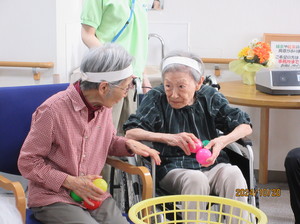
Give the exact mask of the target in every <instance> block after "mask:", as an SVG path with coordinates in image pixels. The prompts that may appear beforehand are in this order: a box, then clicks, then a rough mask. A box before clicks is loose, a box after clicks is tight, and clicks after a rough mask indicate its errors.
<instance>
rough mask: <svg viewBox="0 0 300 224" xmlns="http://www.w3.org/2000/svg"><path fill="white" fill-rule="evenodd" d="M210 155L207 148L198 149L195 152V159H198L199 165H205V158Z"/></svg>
mask: <svg viewBox="0 0 300 224" xmlns="http://www.w3.org/2000/svg"><path fill="white" fill-rule="evenodd" d="M209 157H211V151H210V150H208V149H205V148H203V149H200V150H199V151H198V152H197V154H196V160H197V161H198V163H200V164H201V165H206V164H208V162H206V160H207V159H208V158H209Z"/></svg>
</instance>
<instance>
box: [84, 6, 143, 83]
mask: <svg viewBox="0 0 300 224" xmlns="http://www.w3.org/2000/svg"><path fill="white" fill-rule="evenodd" d="M131 3H132V1H131V0H85V1H84V3H83V9H82V14H81V23H82V24H86V25H89V26H91V27H94V28H95V29H96V36H97V38H98V39H99V41H100V42H101V43H106V42H111V41H112V39H113V38H114V37H115V36H116V34H117V33H118V32H119V31H120V30H121V29H122V27H123V26H124V24H125V23H126V22H127V20H128V19H129V16H130V7H131ZM116 43H118V44H120V45H122V46H123V47H124V48H125V49H126V50H127V51H128V52H129V53H130V54H131V55H132V56H133V57H134V62H133V71H134V75H135V76H138V77H140V78H142V74H143V71H144V68H145V65H146V60H147V55H148V18H147V0H136V2H135V6H134V12H133V15H132V18H131V20H130V22H129V24H128V26H127V27H126V28H125V30H124V31H123V32H122V34H121V35H120V37H119V38H118V39H117V40H116Z"/></svg>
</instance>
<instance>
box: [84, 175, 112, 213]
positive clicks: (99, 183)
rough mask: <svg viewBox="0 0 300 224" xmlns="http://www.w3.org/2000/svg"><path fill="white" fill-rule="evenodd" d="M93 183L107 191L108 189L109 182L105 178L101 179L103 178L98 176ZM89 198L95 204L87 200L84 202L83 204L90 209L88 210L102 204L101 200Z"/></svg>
mask: <svg viewBox="0 0 300 224" xmlns="http://www.w3.org/2000/svg"><path fill="white" fill-rule="evenodd" d="M93 184H94V185H95V186H96V187H98V188H100V189H101V190H102V191H106V190H107V183H106V181H105V180H103V179H101V178H98V179H95V180H94V181H93ZM89 200H90V201H91V202H92V203H93V204H94V205H93V206H92V205H89V204H88V203H86V202H85V201H84V202H83V205H84V206H85V207H86V208H87V209H88V210H95V209H96V208H99V207H100V205H101V203H102V202H101V201H96V200H92V199H90V198H89Z"/></svg>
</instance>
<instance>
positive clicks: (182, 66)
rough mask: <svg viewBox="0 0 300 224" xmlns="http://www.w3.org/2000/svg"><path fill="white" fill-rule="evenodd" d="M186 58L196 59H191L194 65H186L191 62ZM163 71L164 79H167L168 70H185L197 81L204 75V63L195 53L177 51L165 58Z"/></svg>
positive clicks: (162, 64)
mask: <svg viewBox="0 0 300 224" xmlns="http://www.w3.org/2000/svg"><path fill="white" fill-rule="evenodd" d="M186 59H192V60H194V63H193V61H192V60H191V61H192V66H190V65H186V64H190V63H189V61H188V60H186ZM186 61H187V63H186ZM166 62H167V63H166ZM193 67H194V68H193ZM161 71H162V80H164V79H165V74H166V73H167V72H185V73H187V74H190V75H191V76H192V77H193V78H194V80H195V81H196V82H199V81H200V79H201V76H203V75H204V64H203V62H202V60H201V59H200V57H199V56H197V55H195V54H192V53H189V52H181V51H176V52H172V53H170V54H169V55H168V56H166V57H165V58H164V59H163V61H162V63H161Z"/></svg>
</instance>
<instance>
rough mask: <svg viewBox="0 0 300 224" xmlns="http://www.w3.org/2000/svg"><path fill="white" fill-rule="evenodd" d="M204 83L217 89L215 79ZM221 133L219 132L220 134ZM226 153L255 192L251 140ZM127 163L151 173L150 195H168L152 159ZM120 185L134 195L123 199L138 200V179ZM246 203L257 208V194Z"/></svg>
mask: <svg viewBox="0 0 300 224" xmlns="http://www.w3.org/2000/svg"><path fill="white" fill-rule="evenodd" d="M204 84H205V85H210V86H212V87H214V88H216V89H217V90H219V88H220V86H219V85H218V84H217V83H216V81H215V80H214V79H213V78H212V77H210V76H207V77H206V78H205V81H204ZM135 97H136V99H137V101H138V104H139V102H141V101H142V99H143V94H139V93H136V96H135ZM221 134H222V133H221V132H220V135H221ZM142 143H144V144H146V145H148V146H149V147H152V144H151V142H143V141H142ZM224 150H225V151H226V153H227V155H228V156H229V158H230V163H231V164H232V165H237V166H238V167H239V168H240V169H241V171H242V173H243V175H244V177H245V179H246V181H247V186H248V189H249V192H250V191H251V192H257V190H256V189H257V185H256V179H255V177H254V167H253V160H254V158H253V150H252V142H251V140H250V139H248V138H243V139H240V140H239V141H237V142H236V143H232V144H230V145H229V146H227V147H226V148H225V149H224ZM128 162H129V163H132V164H135V165H136V164H138V165H142V166H146V167H147V168H148V169H149V170H150V171H151V173H152V179H153V187H152V189H153V192H152V195H153V197H157V196H164V195H169V193H168V192H166V191H165V190H163V189H162V188H160V187H159V184H158V183H157V181H156V166H155V164H154V161H149V160H147V158H135V159H132V158H131V159H129V160H128ZM123 180H124V181H126V180H125V179H123ZM122 185H124V187H125V185H128V186H127V187H126V188H127V190H128V191H129V193H128V194H129V195H130V188H132V189H133V190H132V192H131V194H132V195H134V197H135V201H133V200H131V199H130V197H129V196H127V195H125V194H124V198H126V199H124V200H129V202H131V203H132V204H135V203H137V202H138V200H139V198H140V197H139V187H138V186H140V183H139V180H138V179H136V180H134V181H133V182H132V181H131V180H130V181H127V182H123V183H122ZM248 203H249V204H251V205H253V206H255V207H257V208H259V197H258V195H257V194H253V193H251V194H249V197H248ZM172 206H174V205H170V207H172ZM173 218H174V217H170V219H173ZM178 218H180V217H177V219H178Z"/></svg>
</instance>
